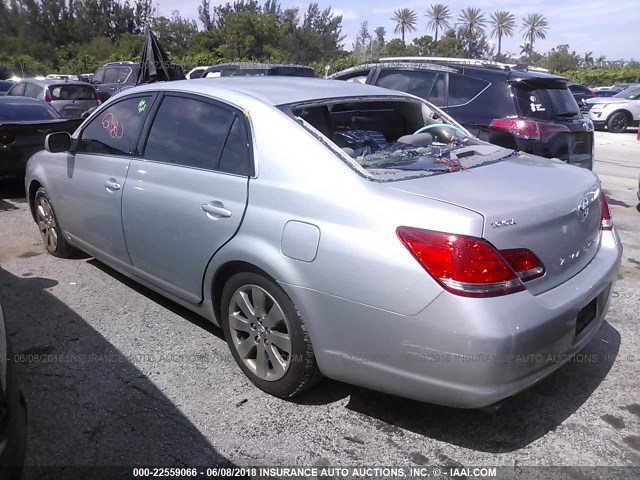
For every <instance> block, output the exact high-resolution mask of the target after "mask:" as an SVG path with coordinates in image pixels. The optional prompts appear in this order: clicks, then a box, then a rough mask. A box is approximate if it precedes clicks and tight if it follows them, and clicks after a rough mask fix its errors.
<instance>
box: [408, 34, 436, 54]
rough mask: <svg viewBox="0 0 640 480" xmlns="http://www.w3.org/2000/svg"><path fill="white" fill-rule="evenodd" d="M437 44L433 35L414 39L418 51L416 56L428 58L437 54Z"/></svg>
mask: <svg viewBox="0 0 640 480" xmlns="http://www.w3.org/2000/svg"><path fill="white" fill-rule="evenodd" d="M436 45H437V42H435V41H434V40H433V38H432V37H431V35H423V36H422V37H417V38H414V39H413V46H414V47H415V49H416V55H420V56H422V57H428V56H431V55H433V54H434V53H435V49H436Z"/></svg>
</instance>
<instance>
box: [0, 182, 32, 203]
mask: <svg viewBox="0 0 640 480" xmlns="http://www.w3.org/2000/svg"><path fill="white" fill-rule="evenodd" d="M25 196H26V194H25V192H24V178H10V179H4V180H0V203H2V199H5V198H10V199H13V200H16V199H24V198H25Z"/></svg>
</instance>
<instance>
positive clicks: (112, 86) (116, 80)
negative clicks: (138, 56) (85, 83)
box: [91, 62, 140, 102]
mask: <svg viewBox="0 0 640 480" xmlns="http://www.w3.org/2000/svg"><path fill="white" fill-rule="evenodd" d="M139 71H140V63H137V62H113V63H107V64H105V65H103V66H101V67H100V68H98V70H96V73H94V74H93V78H91V85H93V86H94V87H95V89H96V92H97V93H98V99H99V100H100V101H101V102H104V101H105V100H107V99H108V98H109V97H111V96H112V95H115V94H116V93H118V92H119V91H120V90H122V88H123V87H133V86H134V85H135V84H136V81H137V79H138V72H139Z"/></svg>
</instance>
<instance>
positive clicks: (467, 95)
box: [448, 73, 489, 107]
mask: <svg viewBox="0 0 640 480" xmlns="http://www.w3.org/2000/svg"><path fill="white" fill-rule="evenodd" d="M488 86H489V82H487V81H486V80H481V79H479V78H474V77H470V76H468V75H459V74H457V73H450V74H449V101H448V105H449V106H450V107H454V106H456V105H464V104H465V103H469V102H470V101H471V100H473V99H474V98H475V97H476V96H478V94H480V92H482V91H483V90H484V89H485V88H487V87H488Z"/></svg>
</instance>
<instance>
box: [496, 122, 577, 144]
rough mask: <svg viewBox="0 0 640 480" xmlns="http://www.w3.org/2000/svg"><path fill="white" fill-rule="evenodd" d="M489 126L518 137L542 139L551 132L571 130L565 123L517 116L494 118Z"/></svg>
mask: <svg viewBox="0 0 640 480" xmlns="http://www.w3.org/2000/svg"><path fill="white" fill-rule="evenodd" d="M489 126H490V127H494V128H501V129H503V130H508V131H509V132H510V133H512V134H513V135H515V136H516V137H517V138H522V139H524V140H540V137H541V136H546V135H548V134H551V133H558V132H567V133H568V132H570V130H569V128H568V127H566V126H564V125H556V124H555V123H545V122H537V121H535V120H531V119H527V118H516V117H505V118H494V119H493V120H492V121H491V123H490V124H489Z"/></svg>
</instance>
